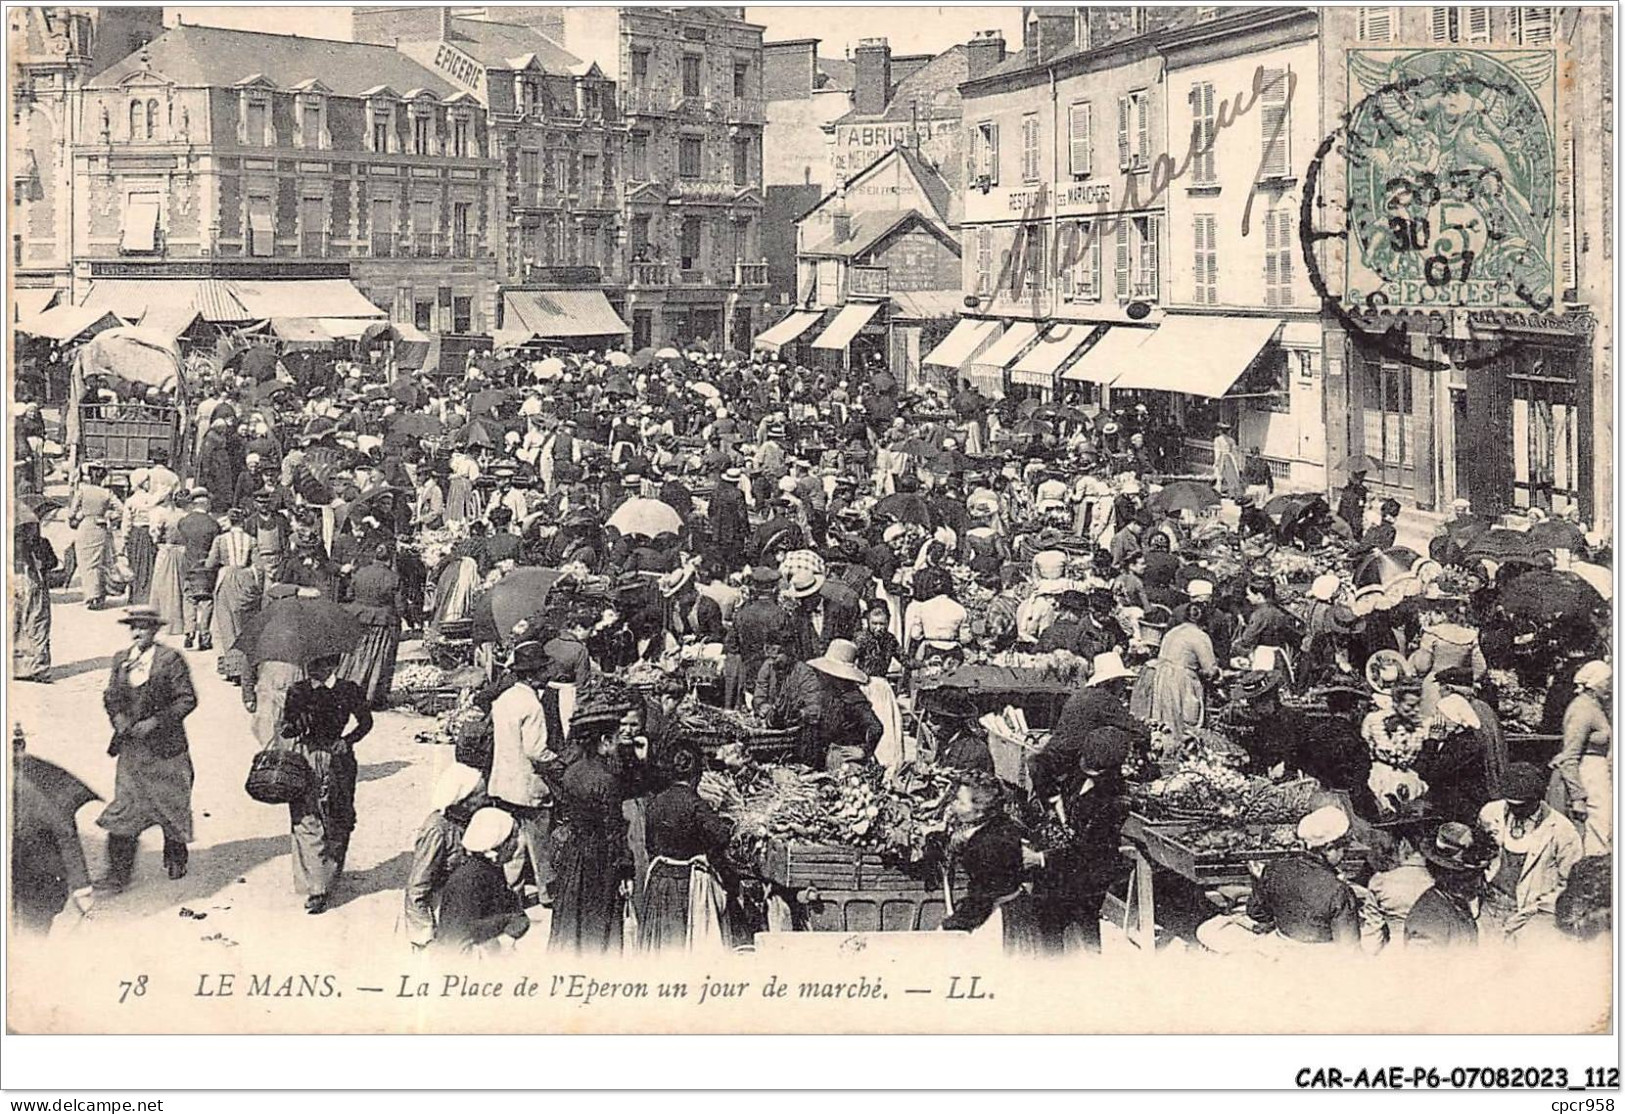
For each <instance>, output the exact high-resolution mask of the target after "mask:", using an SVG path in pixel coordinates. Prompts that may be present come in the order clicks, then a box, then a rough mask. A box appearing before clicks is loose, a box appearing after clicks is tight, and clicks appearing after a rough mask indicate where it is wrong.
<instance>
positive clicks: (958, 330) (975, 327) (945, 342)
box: [922, 317, 1004, 368]
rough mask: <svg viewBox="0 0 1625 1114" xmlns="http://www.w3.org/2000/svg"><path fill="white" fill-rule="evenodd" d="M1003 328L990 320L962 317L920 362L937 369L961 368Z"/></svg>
mask: <svg viewBox="0 0 1625 1114" xmlns="http://www.w3.org/2000/svg"><path fill="white" fill-rule="evenodd" d="M1003 332H1004V326H1002V325H1000V324H999V323H998V322H997V321H994V320H992V319H990V318H979V317H963V318H960V321H959V324H957V325H955V326H954V328H953V331H952V332H950V333H949V334H948V335H947V336H945V337H943V338H942V343H941V344H939V345H937V346H936V347H935V348H933V349H931V351H930V353H929V354H928V355H927V356H926V357H925V359H924V360H923V361H922V362H923V363H927V364H933V365H935V366H937V367H952V368H958V367H963V366H964V365H965V364H966V363H967V362H969V360H970V359H971V357H973V356H975V355H976V354H977V353H978V352H980V351H982V350H983V349H984V348H986V347H987V346H988V345H990V344H992V343H993V342H994V341H995V340H997V339H998V338H999V335H1000V334H1001V333H1003Z"/></svg>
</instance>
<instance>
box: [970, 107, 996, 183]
mask: <svg viewBox="0 0 1625 1114" xmlns="http://www.w3.org/2000/svg"><path fill="white" fill-rule="evenodd" d="M977 130H978V131H979V133H980V134H981V141H982V142H981V147H982V151H981V154H982V161H981V165H980V166H978V167H977V170H976V172H977V174H979V175H981V176H982V177H984V178H986V179H987V180H988V182H989V183H990V184H992V185H995V186H996V185H998V184H999V125H997V124H994V123H991V122H989V123H984V124H982V125H981V126H980V127H979V128H978V129H977Z"/></svg>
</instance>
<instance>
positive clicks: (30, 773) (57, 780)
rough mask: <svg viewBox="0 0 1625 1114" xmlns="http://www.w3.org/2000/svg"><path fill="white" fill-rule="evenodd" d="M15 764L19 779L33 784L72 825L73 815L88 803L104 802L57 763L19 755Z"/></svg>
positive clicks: (27, 755)
mask: <svg viewBox="0 0 1625 1114" xmlns="http://www.w3.org/2000/svg"><path fill="white" fill-rule="evenodd" d="M16 762H17V765H16V768H15V773H16V777H17V778H18V779H19V780H25V781H27V782H29V783H30V784H32V785H33V786H34V788H35V789H38V790H39V791H40V794H41V795H42V796H44V797H45V798H46V799H48V800H49V801H50V802H51V803H52V804H53V805H55V806H56V807H58V808H60V809H61V810H62V814H63V815H64V816H66V817H67V818H68V821H69V823H70V824H71V823H72V821H73V814H74V813H76V812H78V811H79V810H80V809H81V808H83V807H84V806H85V805H86V804H88V803H89V802H91V801H99V800H101V799H102V798H101V795H100V794H98V793H97V792H96V791H95V790H94V789H92V788H91V787H90V786H88V785H86V784H85V783H84V782H82V781H80V780H79V779H78V778H77V777H75V776H73V775H72V774H70V773H68V771H66V770H64V769H63V768H62V767H61V766H58V765H57V764H56V763H55V762H47V761H45V759H43V758H37V757H35V756H34V755H32V754H19V755H17V758H16Z"/></svg>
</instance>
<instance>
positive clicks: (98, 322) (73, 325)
mask: <svg viewBox="0 0 1625 1114" xmlns="http://www.w3.org/2000/svg"><path fill="white" fill-rule="evenodd" d="M122 324H124V322H122V321H120V320H119V319H118V316H117V315H116V314H114V313H111V312H110V311H108V310H104V309H95V308H93V307H91V306H73V305H60V306H54V307H52V308H51V309H48V310H46V311H45V312H44V313H42V314H39V315H38V316H37V317H34V318H33V319H32V320H30V321H29V322H27V323H26V324H23V325H19V326H17V327H18V328H19V329H21V330H22V331H23V332H25V333H32V334H34V335H35V336H37V337H45V338H46V339H48V340H55V341H61V342H64V343H65V342H67V341H70V340H73V339H75V338H76V337H80V336H85V335H89V334H91V333H99V332H101V331H102V330H103V329H111V328H115V327H117V326H119V325H122Z"/></svg>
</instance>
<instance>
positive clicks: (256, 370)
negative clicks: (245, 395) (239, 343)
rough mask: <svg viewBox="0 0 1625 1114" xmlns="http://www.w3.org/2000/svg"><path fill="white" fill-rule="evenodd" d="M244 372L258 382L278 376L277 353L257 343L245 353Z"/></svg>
mask: <svg viewBox="0 0 1625 1114" xmlns="http://www.w3.org/2000/svg"><path fill="white" fill-rule="evenodd" d="M242 371H243V374H244V375H246V376H248V377H249V378H251V379H253V380H255V381H256V382H261V383H263V382H265V381H266V380H267V379H275V378H276V353H275V352H273V351H272V350H271V349H270V348H268V347H266V346H265V345H255V346H254V347H253V348H250V349H248V350H247V351H246V352H244V353H243V360H242Z"/></svg>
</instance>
